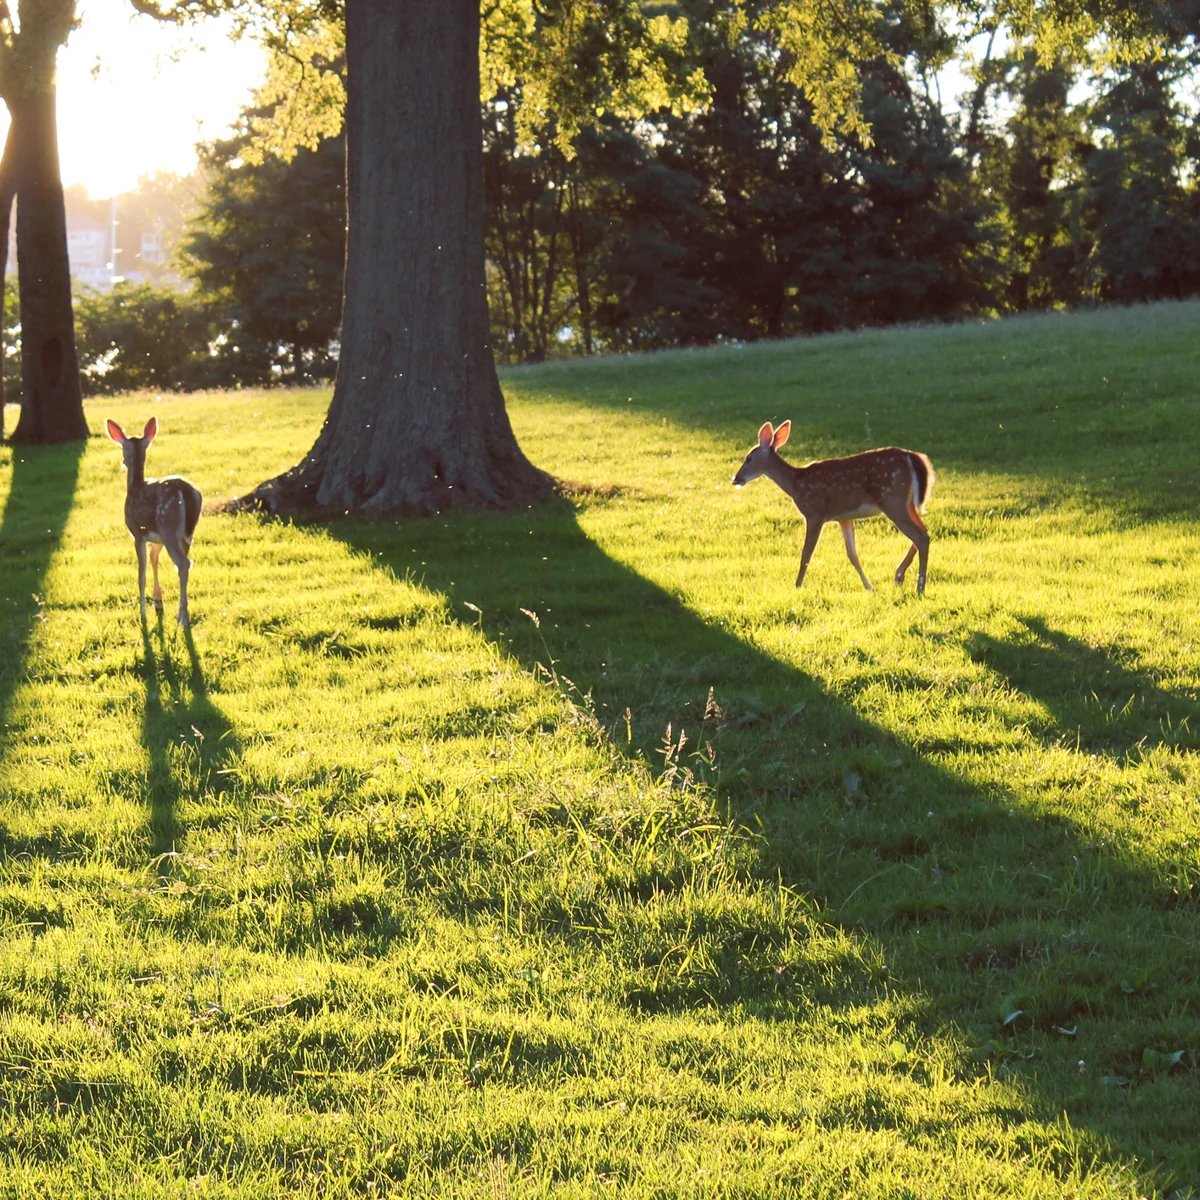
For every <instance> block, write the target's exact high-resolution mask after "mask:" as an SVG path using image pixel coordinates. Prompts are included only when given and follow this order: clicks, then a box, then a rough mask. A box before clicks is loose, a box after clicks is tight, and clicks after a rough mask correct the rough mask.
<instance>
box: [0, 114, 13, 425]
mask: <svg viewBox="0 0 1200 1200" xmlns="http://www.w3.org/2000/svg"><path fill="white" fill-rule="evenodd" d="M12 160H13V132H12V124H11V123H10V124H9V127H8V136H7V137H6V138H5V140H4V155H3V157H0V441H3V440H4V405H5V403H6V402H7V397H6V395H5V391H6V389H5V386H4V367H3V358H4V309H5V301H6V300H7V299H8V235H9V231H10V230H11V229H12V208H13V197H14V194H15V192H14V188H13V163H12Z"/></svg>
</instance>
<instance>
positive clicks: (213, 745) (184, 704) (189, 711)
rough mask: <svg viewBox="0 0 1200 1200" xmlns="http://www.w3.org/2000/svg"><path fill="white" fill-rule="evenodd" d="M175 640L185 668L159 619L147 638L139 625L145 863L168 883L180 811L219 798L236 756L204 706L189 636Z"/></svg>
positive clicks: (228, 735) (229, 737)
mask: <svg viewBox="0 0 1200 1200" xmlns="http://www.w3.org/2000/svg"><path fill="white" fill-rule="evenodd" d="M180 638H181V641H182V644H183V649H184V652H185V654H186V663H184V662H183V661H182V660H180V659H179V657H178V650H177V647H176V646H175V645H173V644H171V643H169V642H168V639H167V638H166V635H165V633H164V629H163V615H162V613H161V612H160V613H157V614H156V617H155V621H154V628H153V630H152V629H151V627H150V624H149V623H148V622H146V621H143V622H142V670H143V679H144V682H145V685H146V700H145V706H144V708H143V711H142V743H143V745H144V746H145V748H146V753H147V755H148V756H149V769H148V771H147V776H146V804H147V808H148V810H149V812H148V815H149V823H150V861H151V864H152V865H153V866H154V868H155V869H156V870H157V872H158V876H159V878H160V879H165V878H167V877H169V876H170V875H171V873H172V871H171V868H172V865H173V863H174V862H175V860H176V857H177V855H178V854H179V853H180V846H181V844H182V842H183V840H184V836H185V834H186V826H185V824H184V822H183V819H182V815H181V808H182V807H183V805H184V804H185V803H193V804H199V803H201V802H202V801H203V799H204V797H205V796H206V795H211V794H212V793H213V792H214V791H216V790H219V786H220V780H219V776H220V774H221V772H222V771H223V770H224V769H225V768H226V767H227V765H228V764H229V763H230V762H231V761H232V759H233V758H234V757H235V756H236V755H237V754H238V753H239V750H240V748H239V745H238V742H237V739H236V738H235V737H234V733H233V726H232V725H231V723H230V722H229V720H228V718H226V717H225V715H224V714H223V713H222V712H221V710H220V709H219V708H217V706H216V705H214V704H213V702H212V700H211V699H210V698H209V695H208V683H207V680H206V679H205V675H204V668H203V664H202V662H201V659H200V654H199V651H198V650H197V648H196V643H195V639H194V637H193V633H192V630H191V629H185V630H183V631H182V632H181V634H180Z"/></svg>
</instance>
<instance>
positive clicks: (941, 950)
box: [328, 505, 1200, 1171]
mask: <svg viewBox="0 0 1200 1200" xmlns="http://www.w3.org/2000/svg"><path fill="white" fill-rule="evenodd" d="M328 528H329V530H330V532H331V533H332V534H333V535H334V536H335V537H338V538H339V539H341V540H343V541H344V542H345V543H347V544H348V545H349V546H351V547H352V548H354V549H355V550H358V551H361V552H362V553H364V554H369V555H370V556H372V557H373V559H374V561H375V562H377V563H381V564H382V565H385V566H387V567H390V568H391V570H392V571H393V572H394V573H395V574H396V575H397V576H399V577H401V578H404V577H411V578H413V579H414V580H415V581H416V582H418V583H423V584H424V585H426V586H428V587H431V588H434V589H437V590H440V591H442V592H444V593H445V594H446V595H447V596H448V598H449V601H450V607H451V611H452V612H453V613H454V614H455V615H456V616H457V618H458V619H459V620H461V621H463V622H464V623H466V624H469V625H471V626H472V627H475V628H479V629H481V630H482V631H483V632H484V633H485V634H486V635H487V636H488V637H489V638H491V639H492V640H493V641H495V642H496V643H497V644H498V645H500V646H501V647H502V648H503V649H504V650H505V651H507V653H508V654H510V655H512V656H513V658H514V659H516V660H517V661H518V662H519V663H520V664H521V665H522V666H523V667H524V668H525V669H527V670H530V671H533V672H535V673H538V674H540V675H542V676H545V675H546V672H547V670H548V671H549V677H550V678H551V679H553V680H554V681H555V682H556V683H557V684H558V685H559V686H561V687H563V688H565V689H566V690H567V691H568V692H569V694H570V696H571V698H572V699H573V700H574V701H576V702H577V703H578V702H580V701H581V698H583V697H586V698H587V702H589V703H590V704H591V705H592V706H593V709H594V712H595V714H596V716H597V717H598V718H599V720H600V721H601V722H602V724H603V725H604V726H605V727H606V729H607V730H608V733H609V736H610V737H611V739H612V740H613V742H614V744H616V745H617V746H619V747H620V748H622V749H623V750H624V751H625V752H626V753H628V754H629V755H630V756H631V757H633V758H636V759H638V760H643V761H650V762H651V763H653V761H654V756H655V753H656V750H658V749H659V748H660V745H661V747H662V748H663V750H664V753H666V754H667V755H668V756H669V755H670V754H671V753H672V750H671V749H670V747H671V746H674V747H675V750H674V753H675V755H676V761H677V762H678V761H679V758H680V756H681V755H682V756H684V757H686V754H687V751H681V750H680V749H679V734H680V732H681V730H683V731H686V732H687V734H688V739H689V740H688V742H687V743H686V744H687V745H688V746H690V747H692V748H698V749H700V750H701V751H702V753H699V754H697V755H696V756H695V757H694V759H692V760H690V761H692V762H693V764H694V766H695V769H696V770H697V771H698V772H700V773H701V775H702V777H703V778H704V779H705V781H706V782H707V783H709V784H710V785H711V786H712V787H713V788H714V789H715V791H716V793H717V796H718V798H719V802H720V803H721V804H722V806H723V807H724V808H726V809H727V810H728V813H729V815H730V817H731V818H732V819H733V820H734V821H735V822H736V823H738V824H740V825H741V826H742V827H744V828H746V829H748V830H750V831H752V834H753V836H755V837H756V838H757V839H758V845H759V854H758V858H757V863H756V868H755V869H756V871H757V873H758V874H759V876H760V877H761V878H762V879H763V880H766V881H782V883H784V884H786V885H787V886H789V887H791V888H794V889H796V890H798V891H800V892H802V893H803V894H806V895H808V896H810V897H812V898H813V899H814V900H815V901H816V902H817V904H818V905H819V908H820V913H821V917H822V919H823V920H825V921H827V922H828V923H829V924H831V925H834V926H838V927H841V928H843V929H845V930H847V931H849V932H850V933H851V934H852V935H853V936H854V937H856V938H866V939H867V940H868V941H870V942H872V943H874V944H875V945H876V946H877V947H878V948H879V950H880V952H881V955H882V958H883V961H884V962H885V963H886V969H885V971H884V978H885V981H884V983H883V984H882V985H880V984H878V983H877V982H872V983H869V984H867V985H866V986H867V987H868V988H869V989H874V988H877V987H879V986H882V988H883V990H884V991H885V992H887V993H888V994H894V993H895V992H897V991H902V992H904V993H905V994H906V995H907V996H908V997H910V998H911V999H912V1001H913V1009H912V1011H914V1012H915V1013H918V1014H919V1015H918V1016H916V1017H915V1018H914V1019H915V1020H916V1022H917V1024H918V1025H919V1026H920V1033H921V1034H922V1035H924V1036H941V1035H943V1034H944V1032H945V1031H946V1029H947V1028H952V1029H957V1030H959V1031H961V1032H962V1034H963V1037H964V1039H965V1041H966V1043H967V1044H968V1045H969V1046H971V1047H972V1048H973V1049H974V1050H975V1051H976V1052H977V1053H978V1055H979V1056H980V1059H981V1060H985V1059H988V1058H989V1056H990V1055H992V1054H993V1053H996V1054H1001V1055H1002V1056H1004V1059H1005V1063H1009V1062H1011V1061H1017V1060H1019V1059H1020V1055H1019V1054H1017V1053H1016V1052H1015V1044H1014V1039H1016V1038H1019V1037H1025V1038H1033V1039H1036V1040H1037V1046H1038V1050H1037V1053H1038V1055H1039V1063H1040V1066H1039V1068H1038V1070H1036V1071H1031V1072H1030V1073H1029V1074H1028V1075H1025V1076H1022V1080H1023V1085H1024V1086H1026V1087H1027V1088H1028V1089H1029V1093H1030V1095H1031V1097H1032V1098H1033V1100H1034V1102H1035V1104H1036V1105H1038V1106H1039V1108H1040V1111H1041V1114H1042V1115H1043V1116H1044V1117H1045V1118H1046V1119H1047V1120H1054V1119H1056V1118H1057V1117H1058V1115H1059V1114H1060V1113H1062V1112H1063V1111H1064V1110H1068V1111H1069V1113H1070V1117H1071V1120H1072V1121H1073V1122H1076V1123H1079V1124H1082V1125H1089V1124H1090V1125H1091V1126H1092V1128H1093V1129H1094V1131H1095V1132H1096V1133H1097V1134H1099V1135H1101V1136H1102V1137H1103V1138H1104V1139H1105V1140H1107V1141H1108V1143H1109V1145H1110V1147H1111V1149H1112V1152H1113V1153H1115V1154H1118V1155H1128V1156H1132V1157H1137V1158H1139V1159H1141V1160H1142V1161H1143V1162H1146V1161H1149V1160H1150V1159H1152V1158H1157V1159H1160V1160H1161V1159H1164V1158H1165V1159H1166V1160H1168V1161H1169V1162H1170V1163H1171V1166H1172V1167H1173V1168H1175V1169H1179V1170H1184V1171H1186V1170H1189V1169H1191V1170H1194V1169H1195V1168H1196V1167H1197V1166H1200V1157H1198V1155H1197V1152H1196V1151H1195V1149H1194V1148H1193V1146H1192V1139H1191V1138H1190V1134H1187V1133H1186V1132H1183V1133H1181V1132H1180V1131H1179V1130H1174V1129H1172V1130H1169V1131H1166V1130H1164V1131H1158V1130H1156V1131H1155V1137H1156V1139H1157V1140H1155V1141H1154V1144H1153V1145H1150V1144H1140V1143H1139V1142H1138V1140H1137V1137H1138V1135H1135V1134H1132V1133H1130V1132H1129V1131H1128V1129H1127V1128H1126V1127H1125V1126H1124V1125H1123V1124H1122V1121H1121V1119H1120V1118H1119V1116H1115V1115H1114V1110H1112V1109H1111V1108H1110V1107H1106V1106H1105V1105H1096V1106H1093V1105H1092V1103H1091V1101H1090V1100H1089V1099H1087V1098H1086V1097H1085V1098H1083V1099H1081V1098H1080V1097H1079V1095H1077V1094H1076V1093H1077V1092H1078V1071H1077V1067H1076V1063H1077V1061H1078V1059H1079V1058H1080V1047H1079V1046H1078V1045H1076V1044H1074V1043H1070V1042H1067V1041H1066V1040H1065V1039H1063V1038H1062V1037H1061V1036H1059V1035H1057V1034H1055V1033H1053V1032H1052V1031H1053V1030H1055V1029H1056V1028H1059V1027H1061V1028H1068V1027H1070V1026H1072V1025H1079V1024H1080V1023H1081V1022H1083V1021H1085V1020H1092V1021H1094V1022H1099V1023H1103V1022H1105V1021H1117V1022H1120V1021H1124V1020H1125V1019H1126V1017H1127V1014H1129V1013H1130V1011H1131V1006H1134V1007H1136V1008H1137V1010H1138V1012H1137V1020H1138V1021H1139V1022H1143V1023H1145V1022H1159V1024H1160V1026H1162V1025H1164V1024H1169V1023H1170V1022H1171V1020H1172V1012H1173V1010H1171V1009H1170V1008H1169V1006H1168V1007H1165V1008H1164V1007H1163V1006H1162V1005H1161V1004H1160V1003H1159V999H1158V995H1157V994H1156V993H1155V992H1154V991H1153V990H1150V989H1148V990H1146V991H1144V992H1142V993H1140V994H1138V995H1136V996H1135V997H1133V998H1132V1000H1131V994H1130V993H1129V991H1128V990H1126V989H1125V988H1123V987H1122V986H1121V983H1122V980H1123V979H1124V978H1125V977H1127V975H1128V961H1129V956H1130V955H1134V956H1136V955H1138V954H1139V952H1140V953H1141V954H1142V955H1143V957H1144V958H1145V957H1147V956H1148V957H1149V958H1152V959H1153V958H1155V953H1156V952H1157V951H1158V950H1161V956H1160V958H1169V960H1170V961H1172V962H1176V961H1179V960H1180V959H1184V960H1186V961H1189V962H1194V961H1195V960H1196V957H1197V953H1196V952H1197V949H1198V948H1200V944H1198V937H1197V928H1196V919H1195V918H1196V903H1195V899H1194V896H1193V894H1192V893H1191V892H1190V891H1187V890H1184V891H1183V892H1181V891H1180V889H1179V888H1178V887H1175V886H1173V885H1172V883H1171V881H1170V880H1166V879H1164V878H1162V877H1161V876H1160V874H1159V873H1157V872H1156V871H1155V869H1154V868H1153V867H1152V866H1151V865H1150V864H1149V863H1145V862H1142V861H1140V860H1139V859H1137V857H1136V856H1135V855H1132V854H1130V853H1128V852H1122V851H1121V850H1119V849H1118V848H1115V847H1113V846H1112V845H1111V844H1109V843H1106V842H1105V841H1104V840H1103V838H1102V836H1101V835H1100V834H1093V833H1092V832H1091V831H1088V830H1084V829H1082V828H1080V827H1079V826H1078V825H1076V824H1075V823H1074V822H1073V821H1072V820H1070V819H1069V818H1067V817H1065V816H1063V815H1061V814H1059V813H1056V812H1052V811H1046V810H1043V809H1040V808H1038V807H1036V806H1035V805H1034V804H1032V803H1030V802H1028V801H1027V799H1026V798H1025V797H1023V796H1022V795H1021V794H1020V793H1019V790H1018V788H1017V786H1016V785H1013V786H1009V785H1008V784H1006V783H1003V782H1001V783H995V782H989V783H980V782H978V781H976V780H973V779H971V778H968V777H967V776H965V775H962V774H957V773H955V772H953V771H950V770H947V769H945V768H943V767H942V766H940V765H938V764H936V763H934V762H931V761H930V760H929V759H928V758H926V757H924V756H923V755H922V754H921V753H920V752H919V751H918V749H917V748H915V747H914V746H912V745H910V744H908V743H906V742H904V741H903V740H902V739H900V738H897V737H896V736H894V735H893V734H891V733H890V732H889V731H886V730H884V729H881V728H880V727H878V726H876V725H874V724H872V723H871V722H870V721H869V720H867V719H865V718H864V717H863V716H862V715H861V714H860V713H858V712H857V711H856V710H855V709H854V707H853V706H852V705H851V704H850V703H849V702H847V701H846V700H845V699H843V698H841V697H839V696H837V695H833V694H831V692H830V691H829V690H828V689H827V688H826V687H825V686H824V684H823V683H822V682H821V681H820V680H818V679H816V678H814V677H812V676H810V675H808V674H806V673H805V672H803V671H802V670H799V669H797V668H796V667H795V666H792V665H789V664H785V663H783V662H780V661H779V660H778V659H776V658H774V657H773V656H771V655H770V654H768V653H766V652H764V651H762V650H759V649H758V648H756V647H755V646H754V645H753V644H751V643H750V642H748V641H746V640H743V639H742V638H740V637H737V636H735V635H733V634H732V633H730V632H728V631H726V630H724V629H722V628H720V627H719V626H717V625H714V624H710V623H707V622H705V621H704V620H702V619H701V618H700V617H699V616H698V615H697V614H695V613H694V612H693V611H691V610H689V609H688V608H687V607H686V606H685V605H683V604H682V603H680V601H679V600H678V599H676V598H675V597H674V596H672V595H671V594H670V593H669V592H667V591H665V590H664V589H662V588H660V587H658V586H657V585H655V584H653V583H652V582H650V581H648V580H647V579H645V578H644V577H642V576H640V575H638V574H637V573H636V572H634V571H632V570H631V569H629V568H627V567H625V566H623V565H621V564H620V563H618V562H615V561H614V560H613V559H611V558H609V557H608V556H607V555H606V554H605V553H604V552H603V551H602V550H601V549H600V548H599V547H598V546H597V545H596V544H595V543H593V542H592V541H591V540H590V538H588V536H587V535H586V534H585V532H584V531H583V530H582V529H581V528H580V526H579V524H578V522H577V521H576V519H575V517H574V514H573V513H572V512H570V511H569V510H568V509H567V508H566V506H565V505H559V506H548V507H543V508H541V509H538V510H534V511H531V512H527V513H524V514H517V515H501V516H489V517H487V518H478V517H470V516H466V515H451V516H449V517H447V518H444V519H437V520H430V521H424V522H419V521H412V522H404V523H398V524H394V525H389V524H384V523H379V522H369V523H368V522H361V521H354V520H351V521H347V522H344V523H339V524H336V525H333V526H329V527H328ZM418 564H419V565H418ZM534 617H536V620H535V619H534ZM902 686H908V687H911V688H912V689H914V690H919V691H923V690H924V689H925V688H926V687H927V681H925V680H923V679H921V678H919V677H917V676H914V677H913V678H911V679H910V680H908V681H907V683H903V684H902ZM1174 711H1175V710H1172V712H1173V713H1174ZM1185 715H1186V714H1185ZM668 727H669V735H668V736H667V737H665V738H664V736H663V735H664V734H666V733H668ZM709 748H711V754H710V753H708V749H709ZM1096 927H1103V929H1104V934H1103V936H1101V935H1100V934H1096V935H1095V936H1089V937H1088V938H1081V937H1080V936H1079V930H1081V929H1087V928H1096ZM1139 947H1140V951H1139ZM1154 948H1157V950H1156V949H1154ZM1168 948H1169V949H1168ZM1155 961H1160V960H1159V959H1155ZM1164 990H1165V989H1164ZM1186 990H1187V992H1188V995H1189V996H1190V997H1193V998H1194V999H1195V1000H1197V1001H1200V994H1196V995H1194V996H1193V993H1195V992H1196V988H1195V987H1194V986H1193V985H1191V984H1188V985H1187V988H1186ZM1175 996H1176V1001H1177V1000H1178V997H1179V993H1178V992H1176V993H1175ZM761 999H762V1004H761V1005H756V1006H755V1011H764V1012H766V1013H769V1012H770V1011H771V998H770V996H768V995H765V994H764V996H763V997H762V998H761ZM850 1002H852V1001H851V1000H849V999H848V1000H847V1003H850ZM1188 1003H1190V1000H1189V1001H1188ZM1016 1008H1019V1009H1021V1010H1022V1011H1023V1013H1024V1016H1023V1017H1022V1020H1021V1022H1020V1030H1019V1032H1018V1030H1017V1028H1016V1027H1014V1026H1012V1025H1005V1024H1004V1020H1003V1018H1004V1017H1005V1016H1006V1015H1007V1014H1009V1013H1011V1012H1012V1011H1014V1009H1016ZM793 1011H794V1010H790V1009H788V1008H786V1007H785V1006H780V1007H779V1009H778V1015H779V1018H780V1019H792V1018H791V1015H790V1014H791V1013H792V1012H793ZM1176 1023H1178V1022H1176ZM1164 1036H1165V1037H1173V1036H1179V1037H1181V1038H1183V1039H1184V1043H1183V1044H1186V1037H1187V1036H1188V1035H1187V1033H1185V1032H1184V1031H1182V1030H1180V1031H1179V1032H1178V1034H1176V1033H1167V1034H1164ZM1056 1038H1057V1041H1056V1040H1055V1039H1056ZM1106 1052H1107V1051H1106ZM1010 1053H1011V1058H1010V1057H1009V1055H1010ZM1096 1053H1097V1054H1100V1053H1101V1051H1100V1049H1099V1048H1098V1049H1097V1051H1096ZM1131 1053H1132V1051H1131ZM1110 1057H1111V1058H1113V1059H1114V1061H1112V1062H1111V1063H1110V1064H1108V1070H1109V1071H1111V1072H1112V1073H1113V1075H1114V1076H1115V1075H1117V1074H1118V1073H1121V1074H1126V1073H1129V1074H1135V1073H1136V1069H1137V1068H1136V1064H1134V1065H1131V1064H1128V1063H1124V1062H1121V1061H1117V1059H1118V1058H1119V1056H1118V1055H1116V1053H1115V1052H1110ZM1060 1060H1061V1061H1060ZM1047 1064H1049V1068H1050V1069H1048V1070H1047ZM964 1069H970V1068H964ZM988 1069H990V1068H988ZM1004 1069H1008V1068H1007V1067H1005V1068H1004ZM1068 1088H1074V1089H1075V1091H1074V1092H1068V1091H1067V1090H1066V1089H1068Z"/></svg>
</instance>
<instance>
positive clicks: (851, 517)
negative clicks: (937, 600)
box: [733, 421, 935, 596]
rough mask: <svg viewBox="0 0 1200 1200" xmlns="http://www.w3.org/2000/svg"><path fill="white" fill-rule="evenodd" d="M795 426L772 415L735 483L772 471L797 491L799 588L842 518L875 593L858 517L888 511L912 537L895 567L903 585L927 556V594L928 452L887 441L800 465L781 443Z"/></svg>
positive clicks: (920, 591)
mask: <svg viewBox="0 0 1200 1200" xmlns="http://www.w3.org/2000/svg"><path fill="white" fill-rule="evenodd" d="M791 429H792V423H791V421H784V422H783V424H782V425H780V426H779V427H778V428H774V427H773V426H772V425H771V422H770V421H765V422H764V423H763V425H762V427H761V428H760V429H759V431H758V444H757V445H756V446H755V447H754V448H753V449H752V450H751V451H750V453H749V454H747V455H746V457H745V459H744V460H743V462H742V465H741V467H740V468H739V469H738V472H737V474H736V475H734V477H733V483H734V486H735V487H744V486H745V485H746V484H748V483H749V482H750V481H751V480H754V479H757V478H758V477H759V476H760V475H765V476H766V477H767V478H768V479H771V480H774V482H775V483H777V484H778V485H779V486H780V487H781V488H783V490H784V491H785V492H787V494H788V495H789V496H791V498H792V500H793V501H795V504H796V507H797V508H798V509H799V510H800V512H801V513H802V514H803V516H804V526H805V528H804V549H803V550H802V551H801V553H800V573H799V574H798V575H797V576H796V586H797V587H800V586H801V585H802V584H803V583H804V574H805V572H806V571H807V570H808V562H809V559H811V558H812V555H813V551H814V550H815V549H816V548H817V540H818V539H819V538H820V536H821V530H822V529H823V528H824V526H825V524H826V523H827V522H829V521H836V522H837V523H838V524H839V525H840V526H841V528H842V538H843V540H844V541H845V543H846V554H847V555H848V557H849V559H850V562H851V564H852V565H853V567H854V569H855V570H856V571H857V572H858V577H859V578H860V579H861V580H862V582H863V587H865V588H866V589H867V591H868V592H869V591H871V582H870V580H869V579H868V578H867V575H866V572H865V571H864V570H863V569H862V564H861V563H860V562H859V561H858V549H857V547H856V545H855V540H854V522H855V521H856V520H858V519H859V517H875V516H879V515H881V514H882V515H883V516H886V517H887V518H888V520H890V521H891V523H892V524H893V525H895V527H896V528H897V529H898V530H900V532H901V533H902V534H904V536H905V537H906V538H908V539H909V541H911V542H912V545H911V546H910V547H909V550H908V553H907V554H905V556H904V559H903V561H902V562H901V563H900V565H899V566H898V567H897V568H896V584H897V586H899V585H901V584H903V583H904V576H905V574H906V572H907V571H908V568H909V567H910V566H911V565H912V560H913V559H914V558H915V557H916V556H917V555H920V563H919V565H918V568H917V595H918V596H922V595H924V594H925V572H926V568H927V566H928V563H929V533H928V531H927V530H926V528H925V523H924V521H922V520H921V513H922V512H923V511H924V508H925V502H926V500H928V499H929V493H930V491H931V490H932V488H933V482H934V478H935V476H934V473H933V463H931V462H930V461H929V457H928V456H927V455H925V454H921V453H919V452H918V451H916V450H902V449H900V448H899V447H898V446H886V447H883V448H881V449H878V450H865V451H863V452H862V453H861V454H851V455H848V456H847V457H845V458H826V459H821V460H819V461H818V462H813V463H809V464H808V466H806V467H793V466H791V465H790V464H789V463H786V462H784V460H783V459H782V458H780V457H779V448H780V447H781V446H782V445H783V444H784V443H785V442H786V441H787V440H788V434H789V433H791Z"/></svg>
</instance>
